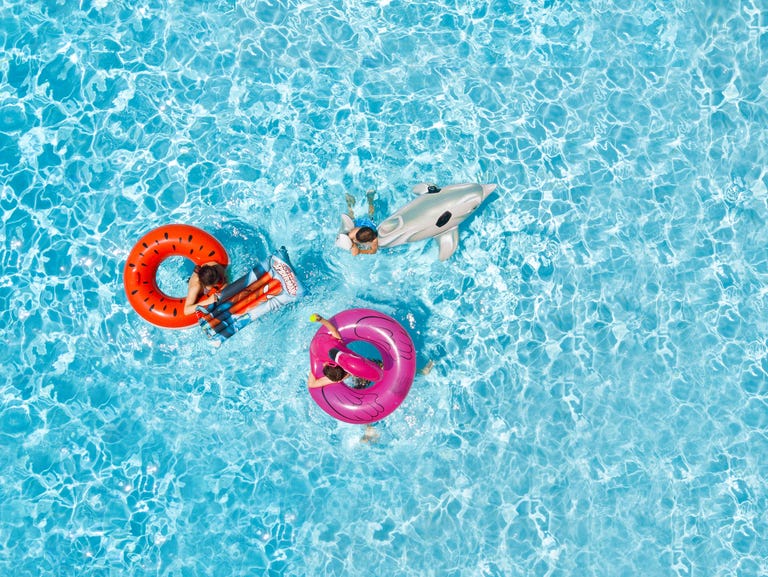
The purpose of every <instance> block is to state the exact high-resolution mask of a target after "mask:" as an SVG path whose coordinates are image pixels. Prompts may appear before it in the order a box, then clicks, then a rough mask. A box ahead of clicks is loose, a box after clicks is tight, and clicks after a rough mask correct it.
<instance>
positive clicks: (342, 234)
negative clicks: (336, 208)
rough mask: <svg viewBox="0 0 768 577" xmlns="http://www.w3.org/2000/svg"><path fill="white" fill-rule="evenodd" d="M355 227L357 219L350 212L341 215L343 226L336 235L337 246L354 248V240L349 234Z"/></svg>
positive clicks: (345, 248)
mask: <svg viewBox="0 0 768 577" xmlns="http://www.w3.org/2000/svg"><path fill="white" fill-rule="evenodd" d="M353 228H355V221H354V220H352V218H351V217H350V216H349V215H348V214H342V215H341V228H340V229H339V234H338V235H337V236H336V246H337V247H339V248H340V249H343V250H349V249H351V248H352V241H351V240H350V238H349V237H348V236H347V233H349V231H350V230H352V229H353Z"/></svg>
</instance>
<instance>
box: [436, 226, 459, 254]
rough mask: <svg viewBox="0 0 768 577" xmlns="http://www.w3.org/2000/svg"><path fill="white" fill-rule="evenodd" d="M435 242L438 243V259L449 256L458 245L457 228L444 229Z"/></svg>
mask: <svg viewBox="0 0 768 577" xmlns="http://www.w3.org/2000/svg"><path fill="white" fill-rule="evenodd" d="M437 242H438V243H440V254H439V258H440V260H447V259H449V258H451V255H452V254H453V253H454V252H456V249H457V248H458V247H459V228H458V227H456V228H452V229H451V230H447V231H445V232H444V233H443V234H441V235H440V236H438V237H437Z"/></svg>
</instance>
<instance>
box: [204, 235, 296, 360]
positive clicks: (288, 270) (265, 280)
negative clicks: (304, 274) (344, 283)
mask: <svg viewBox="0 0 768 577" xmlns="http://www.w3.org/2000/svg"><path fill="white" fill-rule="evenodd" d="M303 294H304V289H303V287H302V286H301V284H300V283H299V281H298V279H297V278H296V274H295V273H294V271H293V267H292V266H291V263H290V260H289V259H288V252H287V251H286V249H285V247H284V246H283V247H280V250H278V251H276V252H275V253H274V254H272V255H271V256H270V258H269V261H268V262H265V263H258V264H257V265H256V266H254V267H253V268H252V269H251V270H250V271H248V273H247V274H245V275H243V276H242V277H240V278H239V279H237V280H236V281H234V282H232V283H230V284H228V285H227V286H225V287H224V288H223V289H222V290H221V293H220V296H219V302H216V303H211V304H210V305H208V306H207V307H197V309H198V312H197V316H198V323H199V324H200V327H201V328H202V329H203V332H204V333H205V334H206V335H207V336H208V338H210V339H212V340H213V341H214V344H216V345H219V344H221V343H222V342H224V341H225V340H227V339H228V338H229V337H231V336H232V335H234V334H235V333H236V332H238V331H239V330H241V329H242V328H243V327H245V326H247V325H248V324H249V323H250V322H251V321H253V320H255V319H257V318H259V317H261V316H262V315H264V314H266V313H268V312H270V311H274V310H276V309H278V308H280V307H281V306H284V305H286V304H288V303H291V302H294V301H295V300H296V299H298V298H299V297H300V296H301V295H303Z"/></svg>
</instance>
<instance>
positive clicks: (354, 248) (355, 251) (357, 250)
mask: <svg viewBox="0 0 768 577" xmlns="http://www.w3.org/2000/svg"><path fill="white" fill-rule="evenodd" d="M349 252H351V253H352V256H357V255H359V254H360V247H358V246H357V245H356V244H353V245H352V248H351V249H349Z"/></svg>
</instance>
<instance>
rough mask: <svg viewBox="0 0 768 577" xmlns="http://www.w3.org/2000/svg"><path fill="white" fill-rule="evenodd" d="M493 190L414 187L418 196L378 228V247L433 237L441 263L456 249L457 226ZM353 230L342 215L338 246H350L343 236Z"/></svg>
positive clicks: (483, 186) (491, 187) (480, 186)
mask: <svg viewBox="0 0 768 577" xmlns="http://www.w3.org/2000/svg"><path fill="white" fill-rule="evenodd" d="M495 189H496V185H495V184H451V185H448V186H444V187H443V188H438V187H437V186H435V185H434V184H417V185H416V186H414V187H413V192H414V193H416V194H418V195H419V196H418V197H417V198H415V199H414V200H412V201H411V202H409V203H408V204H406V205H405V206H403V207H402V208H400V209H399V210H398V211H397V212H395V213H394V214H393V215H392V216H390V217H388V218H387V219H385V220H384V221H383V222H382V223H381V224H380V225H379V226H378V233H379V248H382V247H388V246H398V245H401V244H404V243H406V242H416V241H419V240H424V239H426V238H434V239H435V240H436V241H437V243H438V245H439V247H440V252H439V258H440V260H446V259H448V258H450V256H451V255H452V254H453V253H454V252H456V249H457V248H458V246H459V225H460V224H461V223H462V222H464V221H465V220H466V219H467V217H468V216H469V215H471V214H472V213H473V212H474V211H475V210H476V209H477V207H478V206H480V204H481V203H482V202H483V201H484V200H485V199H486V198H488V196H489V195H490V194H491V193H492V192H493V191H494V190H495ZM352 228H353V223H352V219H350V218H349V217H348V216H347V215H343V216H342V228H341V232H340V234H339V236H338V238H337V241H336V244H337V245H338V246H339V247H342V248H344V247H345V246H346V245H348V244H349V240H348V239H347V240H346V241H345V240H344V238H342V237H343V236H346V233H348V232H349V231H350V230H352Z"/></svg>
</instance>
